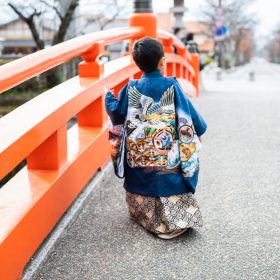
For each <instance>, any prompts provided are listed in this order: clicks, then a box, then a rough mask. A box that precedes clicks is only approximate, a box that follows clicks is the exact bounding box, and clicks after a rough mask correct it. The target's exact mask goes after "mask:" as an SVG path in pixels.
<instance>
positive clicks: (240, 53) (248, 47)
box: [234, 27, 255, 66]
mask: <svg viewBox="0 0 280 280" xmlns="http://www.w3.org/2000/svg"><path fill="white" fill-rule="evenodd" d="M236 37H237V38H235V47H234V49H235V65H236V66H239V65H243V64H245V63H248V62H250V60H251V58H252V57H253V56H254V50H255V45H254V39H253V32H252V30H251V29H250V28H245V27H241V28H239V30H238V33H237V35H236Z"/></svg>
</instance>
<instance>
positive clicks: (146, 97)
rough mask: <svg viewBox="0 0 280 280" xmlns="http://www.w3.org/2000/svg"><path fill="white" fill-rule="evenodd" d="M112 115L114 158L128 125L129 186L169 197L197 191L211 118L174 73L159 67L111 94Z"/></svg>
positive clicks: (126, 169) (126, 182) (135, 190)
mask: <svg viewBox="0 0 280 280" xmlns="http://www.w3.org/2000/svg"><path fill="white" fill-rule="evenodd" d="M105 103H106V109H107V112H108V115H109V117H110V120H111V126H110V128H109V131H110V139H109V140H110V142H111V145H112V158H113V160H114V157H116V156H117V154H118V149H119V146H120V140H119V139H120V137H119V135H120V134H121V129H122V127H123V126H125V129H126V141H125V160H124V176H125V180H124V188H125V189H126V190H127V191H128V192H131V193H136V194H140V195H145V196H152V197H167V196H171V195H180V194H185V193H190V192H191V193H194V192H195V188H196V185H197V181H198V173H199V160H198V151H199V149H200V148H201V143H200V141H199V139H198V137H199V136H201V135H202V134H203V133H204V132H205V131H206V128H207V126H206V123H205V122H204V120H203V118H202V117H201V116H200V114H199V113H198V112H197V111H196V110H195V108H194V107H193V105H192V104H191V102H190V100H189V99H188V98H187V96H186V94H185V93H184V91H183V90H182V88H181V86H180V85H179V83H178V81H177V80H176V78H174V77H168V78H167V77H164V76H163V75H162V74H161V72H160V71H159V70H157V71H154V72H150V73H145V74H144V75H143V76H142V78H141V79H140V80H131V81H129V83H128V84H127V85H126V86H125V87H124V88H123V89H122V90H121V91H120V93H119V98H118V99H116V98H115V97H114V95H113V94H112V93H110V92H108V93H107V94H106V100H105Z"/></svg>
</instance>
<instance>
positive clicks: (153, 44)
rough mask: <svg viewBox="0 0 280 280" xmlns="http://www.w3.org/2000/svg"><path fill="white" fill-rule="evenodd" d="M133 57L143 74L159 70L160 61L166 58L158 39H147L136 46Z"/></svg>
mask: <svg viewBox="0 0 280 280" xmlns="http://www.w3.org/2000/svg"><path fill="white" fill-rule="evenodd" d="M132 56H133V59H134V61H135V63H136V65H137V66H138V67H139V68H140V69H141V70H142V71H143V72H145V73H149V72H152V71H155V70H157V69H158V64H159V61H160V59H161V58H162V57H163V56H164V52H163V47H162V44H161V43H160V42H159V41H158V40H156V39H153V38H150V37H145V38H143V39H140V40H138V41H137V42H136V43H135V44H134V47H133V51H132Z"/></svg>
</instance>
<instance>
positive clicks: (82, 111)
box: [0, 14, 199, 280]
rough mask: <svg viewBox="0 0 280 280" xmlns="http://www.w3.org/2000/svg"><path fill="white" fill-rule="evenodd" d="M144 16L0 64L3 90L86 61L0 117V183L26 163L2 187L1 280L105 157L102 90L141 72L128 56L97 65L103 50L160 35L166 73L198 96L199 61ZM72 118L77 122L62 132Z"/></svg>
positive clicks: (18, 266) (11, 275)
mask: <svg viewBox="0 0 280 280" xmlns="http://www.w3.org/2000/svg"><path fill="white" fill-rule="evenodd" d="M141 16H142V17H143V19H144V20H143V19H142V21H141V24H140V23H139V16H138V15H136V16H135V17H134V18H133V16H132V19H131V27H127V28H117V29H111V30H108V31H102V32H96V33H93V34H88V35H84V36H81V37H78V38H75V39H72V40H69V41H67V42H64V43H61V44H58V45H56V46H53V47H51V48H48V49H45V50H41V51H38V52H36V53H34V54H31V55H28V56H26V57H24V58H21V59H18V60H16V61H14V62H11V63H8V64H6V65H4V66H2V67H0V93H1V92H4V91H5V90H7V89H10V88H12V87H14V86H16V85H18V84H20V83H22V82H24V81H26V80H28V79H30V78H32V77H35V76H37V75H39V74H40V73H43V72H45V71H47V70H48V69H51V68H54V67H55V66H57V65H60V64H62V63H64V62H66V61H68V60H70V59H72V58H75V57H79V56H80V57H82V58H83V60H84V61H83V62H81V63H80V64H79V75H78V76H76V77H74V78H72V79H69V80H67V81H66V82H63V83H62V84H60V85H58V86H56V87H54V88H51V89H49V90H47V91H46V92H44V93H42V94H41V95H39V96H38V97H36V98H34V99H32V100H31V101H29V102H27V103H25V104H24V105H22V106H20V107H18V108H17V109H15V110H14V111H12V112H11V113H10V114H8V115H6V116H4V117H2V118H1V119H0V179H2V178H3V177H5V176H6V175H7V174H8V173H9V172H10V171H11V170H12V169H13V168H14V167H15V166H17V165H18V164H19V163H20V162H22V161H23V160H25V159H26V160H27V166H26V167H24V168H23V169H22V170H21V171H19V172H18V173H17V174H16V175H15V176H14V177H13V178H12V179H11V180H10V181H9V182H8V183H7V184H6V185H4V186H3V187H2V188H1V189H0V279H5V280H9V279H19V278H20V276H21V273H22V271H23V268H24V266H25V265H26V263H27V262H28V260H29V259H30V257H31V256H32V254H33V253H34V252H35V251H36V249H37V248H38V247H39V245H40V244H41V242H42V241H43V240H44V238H45V237H46V236H47V235H48V233H49V232H50V231H51V230H52V228H53V227H54V226H55V224H56V223H57V221H58V220H59V218H60V217H61V216H62V214H63V213H64V212H65V211H66V210H67V208H68V207H69V205H70V204H71V203H72V202H73V200H74V199H75V197H76V196H77V195H78V194H79V192H80V191H81V190H82V189H83V187H84V186H85V185H86V183H87V182H88V181H89V179H90V178H91V177H92V176H93V175H94V173H95V172H96V171H97V170H98V169H100V168H102V167H103V166H105V165H106V163H107V162H108V160H109V147H108V141H107V139H108V131H107V115H106V112H105V108H104V94H103V85H105V84H109V85H110V86H112V87H113V88H114V89H115V92H116V93H117V92H118V91H119V90H120V88H121V87H122V86H123V85H124V84H126V83H127V82H128V80H129V79H132V78H134V79H135V78H139V77H140V76H141V72H139V69H138V68H137V67H136V65H135V64H134V62H133V60H132V58H131V55H130V54H129V52H128V53H127V54H126V55H124V56H123V57H121V58H118V59H117V60H114V61H110V62H107V63H102V62H101V61H100V59H99V58H100V55H102V53H103V52H104V47H105V46H107V45H110V44H112V43H116V42H121V41H123V40H130V42H131V43H133V41H135V40H137V39H139V38H141V37H144V36H147V35H149V36H154V37H155V35H157V37H158V38H159V39H160V40H161V41H162V43H163V45H164V49H165V52H166V60H167V67H166V70H165V74H166V75H168V76H176V77H178V78H180V79H181V81H182V82H183V84H184V85H185V87H186V88H187V90H188V91H189V92H193V94H194V95H196V96H198V80H199V79H198V57H197V56H196V55H192V56H190V54H188V53H187V52H186V50H185V47H184V45H183V44H182V43H180V42H179V41H177V40H176V39H175V38H174V37H173V36H172V35H171V34H170V33H167V32H164V31H158V33H157V34H156V33H155V32H156V31H155V30H154V31H153V30H151V24H150V23H151V22H152V23H153V24H152V27H153V26H154V27H156V24H155V23H154V21H155V19H154V15H152V14H141ZM133 25H139V27H137V26H136V27H135V26H133ZM153 32H154V33H153ZM174 46H175V47H176V50H177V54H175V53H174ZM73 116H77V120H78V121H77V124H75V125H74V126H72V127H71V128H70V129H67V122H68V121H69V119H71V118H72V117H73Z"/></svg>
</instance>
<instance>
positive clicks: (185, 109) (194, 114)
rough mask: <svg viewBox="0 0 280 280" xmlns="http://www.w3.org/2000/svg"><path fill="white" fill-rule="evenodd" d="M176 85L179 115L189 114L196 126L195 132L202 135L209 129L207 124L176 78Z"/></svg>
mask: <svg viewBox="0 0 280 280" xmlns="http://www.w3.org/2000/svg"><path fill="white" fill-rule="evenodd" d="M174 80H175V83H174V87H175V93H176V95H175V102H176V104H175V106H176V111H177V112H178V115H188V116H189V117H190V118H191V121H192V125H193V126H194V129H195V132H196V134H197V136H198V137H199V136H201V135H202V134H204V133H205V131H206V129H207V124H206V123H205V121H204V119H203V118H202V116H201V115H200V114H199V113H198V111H197V110H196V109H195V108H194V106H193V104H192V103H191V101H190V100H189V98H188V97H187V96H186V93H185V92H184V90H183V89H182V87H181V86H180V84H179V83H178V81H177V80H176V78H175V79H174Z"/></svg>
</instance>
